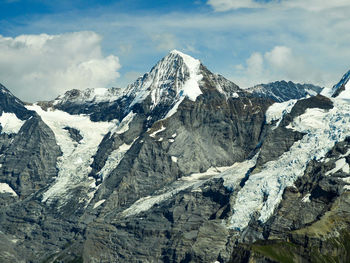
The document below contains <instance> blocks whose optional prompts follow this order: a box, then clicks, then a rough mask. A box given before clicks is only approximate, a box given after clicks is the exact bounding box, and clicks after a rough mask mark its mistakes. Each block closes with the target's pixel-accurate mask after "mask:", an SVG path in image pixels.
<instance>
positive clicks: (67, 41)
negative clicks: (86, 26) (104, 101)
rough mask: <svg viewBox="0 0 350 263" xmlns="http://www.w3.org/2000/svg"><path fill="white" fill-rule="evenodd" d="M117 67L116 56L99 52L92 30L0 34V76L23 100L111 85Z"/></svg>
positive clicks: (95, 36)
mask: <svg viewBox="0 0 350 263" xmlns="http://www.w3.org/2000/svg"><path fill="white" fill-rule="evenodd" d="M120 67H121V66H120V63H119V59H118V57H116V56H114V55H109V56H103V54H102V52H101V37H100V36H99V35H98V34H96V33H94V32H89V31H84V32H76V33H65V34H58V35H47V34H40V35H20V36H17V37H15V38H11V37H3V36H1V35H0V80H1V81H2V82H3V83H2V84H4V85H5V86H7V87H8V88H9V89H10V90H11V91H12V92H13V93H14V94H15V95H16V96H18V97H19V98H21V99H23V100H26V101H30V102H32V101H35V100H37V99H38V98H40V99H53V98H54V97H55V96H57V95H59V94H62V93H63V92H64V91H66V90H69V89H73V88H77V89H85V88H98V87H107V86H111V85H113V84H115V81H116V79H117V78H118V77H119V73H118V70H119V69H120Z"/></svg>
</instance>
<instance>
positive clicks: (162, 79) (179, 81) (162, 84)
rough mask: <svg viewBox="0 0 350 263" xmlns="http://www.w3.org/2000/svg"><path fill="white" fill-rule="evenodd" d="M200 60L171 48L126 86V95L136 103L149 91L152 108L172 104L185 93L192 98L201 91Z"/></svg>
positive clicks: (179, 99)
mask: <svg viewBox="0 0 350 263" xmlns="http://www.w3.org/2000/svg"><path fill="white" fill-rule="evenodd" d="M200 65H201V63H200V61H199V60H197V59H194V58H192V57H191V56H189V55H186V54H184V53H182V52H180V51H177V50H173V51H171V52H170V53H169V54H168V55H166V56H165V57H164V58H162V59H161V60H160V61H159V62H158V63H157V64H156V65H155V66H154V67H153V68H152V69H151V71H150V72H149V73H146V74H145V75H144V76H143V77H141V78H139V79H137V80H136V81H135V82H134V83H133V84H131V85H129V86H128V87H127V94H128V96H131V97H134V98H135V99H134V101H133V103H132V104H131V106H132V105H133V104H135V103H139V102H140V101H143V100H144V99H145V98H146V97H147V96H148V95H151V99H152V108H155V107H156V106H157V105H158V104H164V103H167V104H173V103H175V104H176V102H178V101H180V102H181V101H182V100H183V99H184V98H185V97H187V98H189V99H190V100H192V101H195V100H196V98H197V97H198V96H199V95H200V94H202V91H201V89H200V88H199V81H200V80H201V79H202V75H201V74H200Z"/></svg>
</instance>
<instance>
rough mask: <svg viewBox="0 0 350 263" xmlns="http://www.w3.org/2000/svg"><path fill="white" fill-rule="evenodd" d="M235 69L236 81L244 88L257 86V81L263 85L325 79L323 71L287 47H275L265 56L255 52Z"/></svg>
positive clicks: (312, 81) (317, 81)
mask: <svg viewBox="0 0 350 263" xmlns="http://www.w3.org/2000/svg"><path fill="white" fill-rule="evenodd" d="M235 68H236V75H235V76H234V79H235V80H236V81H237V83H239V84H240V85H241V86H242V87H250V86H253V85H255V84H257V83H256V79H259V80H260V82H261V83H267V82H273V81H276V80H282V79H284V80H292V81H295V82H300V83H304V82H308V83H319V82H320V80H322V79H323V78H324V76H323V73H322V72H321V71H319V70H317V69H315V68H314V67H312V66H310V65H309V64H308V62H307V61H306V60H305V59H304V58H303V57H302V56H298V55H296V54H294V53H293V51H292V49H291V48H289V47H286V46H275V47H274V48H273V49H272V50H269V51H267V52H265V53H264V54H262V53H259V52H254V53H252V54H251V56H250V57H249V58H247V59H246V61H245V63H244V65H242V64H238V65H236V66H235ZM305 80H308V81H305Z"/></svg>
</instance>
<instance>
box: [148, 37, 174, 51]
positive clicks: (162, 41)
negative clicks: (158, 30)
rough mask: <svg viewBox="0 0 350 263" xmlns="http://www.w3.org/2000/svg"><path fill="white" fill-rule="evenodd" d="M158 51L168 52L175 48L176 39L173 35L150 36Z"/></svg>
mask: <svg viewBox="0 0 350 263" xmlns="http://www.w3.org/2000/svg"><path fill="white" fill-rule="evenodd" d="M152 39H153V41H154V42H155V43H156V46H157V49H158V50H161V51H162V50H163V51H169V50H172V49H174V48H176V46H177V41H176V37H175V36H174V35H173V34H169V33H164V34H156V35H154V36H152Z"/></svg>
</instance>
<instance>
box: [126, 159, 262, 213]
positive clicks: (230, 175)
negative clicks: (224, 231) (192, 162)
mask: <svg viewBox="0 0 350 263" xmlns="http://www.w3.org/2000/svg"><path fill="white" fill-rule="evenodd" d="M172 157H173V156H172ZM256 157H257V155H256V156H255V157H254V158H253V159H251V160H247V161H244V162H241V163H235V164H233V165H232V166H228V167H210V168H209V169H208V170H207V171H206V172H204V173H194V174H191V175H189V176H184V177H182V178H180V179H178V180H177V181H176V182H174V183H173V184H172V185H170V186H169V187H166V188H164V189H163V190H162V192H163V194H160V195H154V196H147V197H143V198H141V199H139V200H138V201H136V202H135V203H134V204H133V205H132V206H130V207H129V208H128V209H126V210H124V211H123V212H122V215H123V216H126V217H127V216H131V215H136V214H139V213H141V212H144V211H147V210H149V209H150V208H152V207H153V206H154V205H155V204H159V203H161V202H163V201H165V200H167V199H169V198H171V197H172V196H174V195H176V194H177V193H179V192H180V191H183V190H185V189H192V191H193V190H196V189H198V188H199V187H200V186H201V185H203V184H204V183H205V182H207V181H208V180H212V179H214V178H223V179H224V185H225V186H226V187H229V188H231V189H234V188H236V187H237V186H238V185H239V183H240V181H241V180H242V179H243V178H244V177H245V175H246V173H247V172H248V171H249V169H251V168H252V167H253V166H254V165H255V163H256V159H257V158H256Z"/></svg>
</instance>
